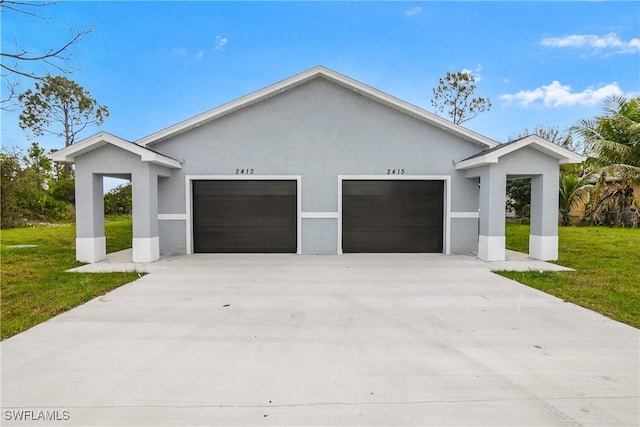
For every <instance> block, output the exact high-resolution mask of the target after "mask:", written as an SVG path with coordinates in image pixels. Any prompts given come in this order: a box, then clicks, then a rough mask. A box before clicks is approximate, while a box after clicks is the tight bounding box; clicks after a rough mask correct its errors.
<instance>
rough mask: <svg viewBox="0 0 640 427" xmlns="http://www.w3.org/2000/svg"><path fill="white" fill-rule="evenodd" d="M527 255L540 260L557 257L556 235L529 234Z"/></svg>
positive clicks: (551, 259) (552, 259) (549, 259)
mask: <svg viewBox="0 0 640 427" xmlns="http://www.w3.org/2000/svg"><path fill="white" fill-rule="evenodd" d="M529 256H530V257H531V258H534V259H539V260H542V261H556V260H557V259H558V236H535V235H533V234H531V235H529Z"/></svg>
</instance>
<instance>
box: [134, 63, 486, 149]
mask: <svg viewBox="0 0 640 427" xmlns="http://www.w3.org/2000/svg"><path fill="white" fill-rule="evenodd" d="M318 76H322V77H324V78H327V79H328V80H331V81H334V82H335V83H338V84H340V85H342V86H344V87H347V88H348V89H350V90H353V91H354V92H358V93H360V94H361V95H363V96H366V97H368V98H370V99H373V100H375V101H377V102H380V103H382V104H385V105H387V106H389V107H391V108H394V109H396V110H399V111H401V112H404V113H406V114H409V115H412V116H414V117H416V118H418V119H420V120H423V121H426V122H428V123H430V124H432V125H435V126H437V127H439V128H441V129H445V130H446V131H449V132H452V133H454V134H457V135H459V136H461V137H463V138H465V139H467V140H470V141H473V142H475V143H477V144H479V145H481V146H485V147H489V148H491V147H495V146H496V145H498V144H497V143H496V142H495V141H493V140H491V139H489V138H487V137H485V136H482V135H480V134H478V133H475V132H473V131H471V130H469V129H466V128H463V127H462V126H459V125H456V124H454V123H452V122H450V121H448V120H446V119H443V118H442V117H438V116H437V115H435V114H433V113H430V112H428V111H426V110H423V109H422V108H420V107H417V106H415V105H413V104H410V103H408V102H406V101H403V100H401V99H398V98H396V97H394V96H391V95H389V94H386V93H384V92H382V91H379V90H378V89H375V88H373V87H371V86H367V85H365V84H363V83H360V82H358V81H356V80H353V79H351V78H349V77H347V76H344V75H342V74H339V73H337V72H335V71H333V70H330V69H328V68H326V67H323V66H316V67H313V68H311V69H309V70H307V71H304V72H302V73H299V74H296V75H294V76H292V77H289V78H287V79H285V80H282V81H280V82H278V83H275V84H273V85H270V86H267V87H265V88H263V89H260V90H258V91H256V92H253V93H250V94H248V95H245V96H243V97H241V98H238V99H236V100H234V101H231V102H229V103H227V104H224V105H221V106H219V107H217V108H214V109H211V110H209V111H205V112H204V113H202V114H198V115H197V116H195V117H192V118H190V119H187V120H184V121H182V122H180V123H177V124H175V125H173V126H170V127H168V128H166V129H162V130H160V131H158V132H155V133H152V134H151V135H148V136H145V137H144V138H141V139H139V140H137V141H136V143H137V144H140V145H144V146H147V145H150V144H155V143H157V142H159V141H162V140H164V139H166V138H170V137H172V136H174V135H176V134H179V133H181V132H185V131H187V130H190V129H193V128H196V127H198V126H201V125H202V124H204V123H207V122H209V121H211V120H215V119H217V118H219V117H222V116H224V115H226V114H229V113H232V112H234V111H236V110H239V109H241V108H244V107H246V106H249V105H252V104H255V103H256V102H259V101H262V100H264V99H267V98H269V97H271V96H274V95H277V94H279V93H282V92H283V91H286V90H288V89H291V88H293V87H296V86H298V85H300V84H302V83H304V82H307V81H309V80H311V79H313V78H316V77H318Z"/></svg>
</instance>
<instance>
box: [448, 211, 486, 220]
mask: <svg viewBox="0 0 640 427" xmlns="http://www.w3.org/2000/svg"><path fill="white" fill-rule="evenodd" d="M451 218H453V219H458V218H480V212H451Z"/></svg>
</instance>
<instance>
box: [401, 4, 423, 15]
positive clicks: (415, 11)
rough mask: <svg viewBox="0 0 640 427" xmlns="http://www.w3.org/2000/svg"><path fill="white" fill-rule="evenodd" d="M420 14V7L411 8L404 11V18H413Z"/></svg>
mask: <svg viewBox="0 0 640 427" xmlns="http://www.w3.org/2000/svg"><path fill="white" fill-rule="evenodd" d="M420 13H422V8H421V7H420V6H416V7H412V8H411V9H407V10H405V11H404V14H405V16H415V15H418V14H420Z"/></svg>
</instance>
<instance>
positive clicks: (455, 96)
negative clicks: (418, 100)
mask: <svg viewBox="0 0 640 427" xmlns="http://www.w3.org/2000/svg"><path fill="white" fill-rule="evenodd" d="M475 91H476V79H475V77H474V76H473V74H472V73H470V72H468V71H459V72H457V73H451V72H447V74H446V75H445V76H444V77H441V78H440V79H439V80H438V87H437V88H435V89H433V98H432V99H431V105H433V107H434V108H435V109H436V111H437V112H440V113H445V114H447V115H448V116H449V117H451V120H452V121H453V123H455V124H461V123H464V122H466V121H467V120H471V119H473V118H475V117H476V116H477V115H478V114H480V113H482V112H484V111H489V110H490V109H491V106H492V104H491V101H490V100H489V98H482V97H475V98H474V97H473V94H474V92H475Z"/></svg>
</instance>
